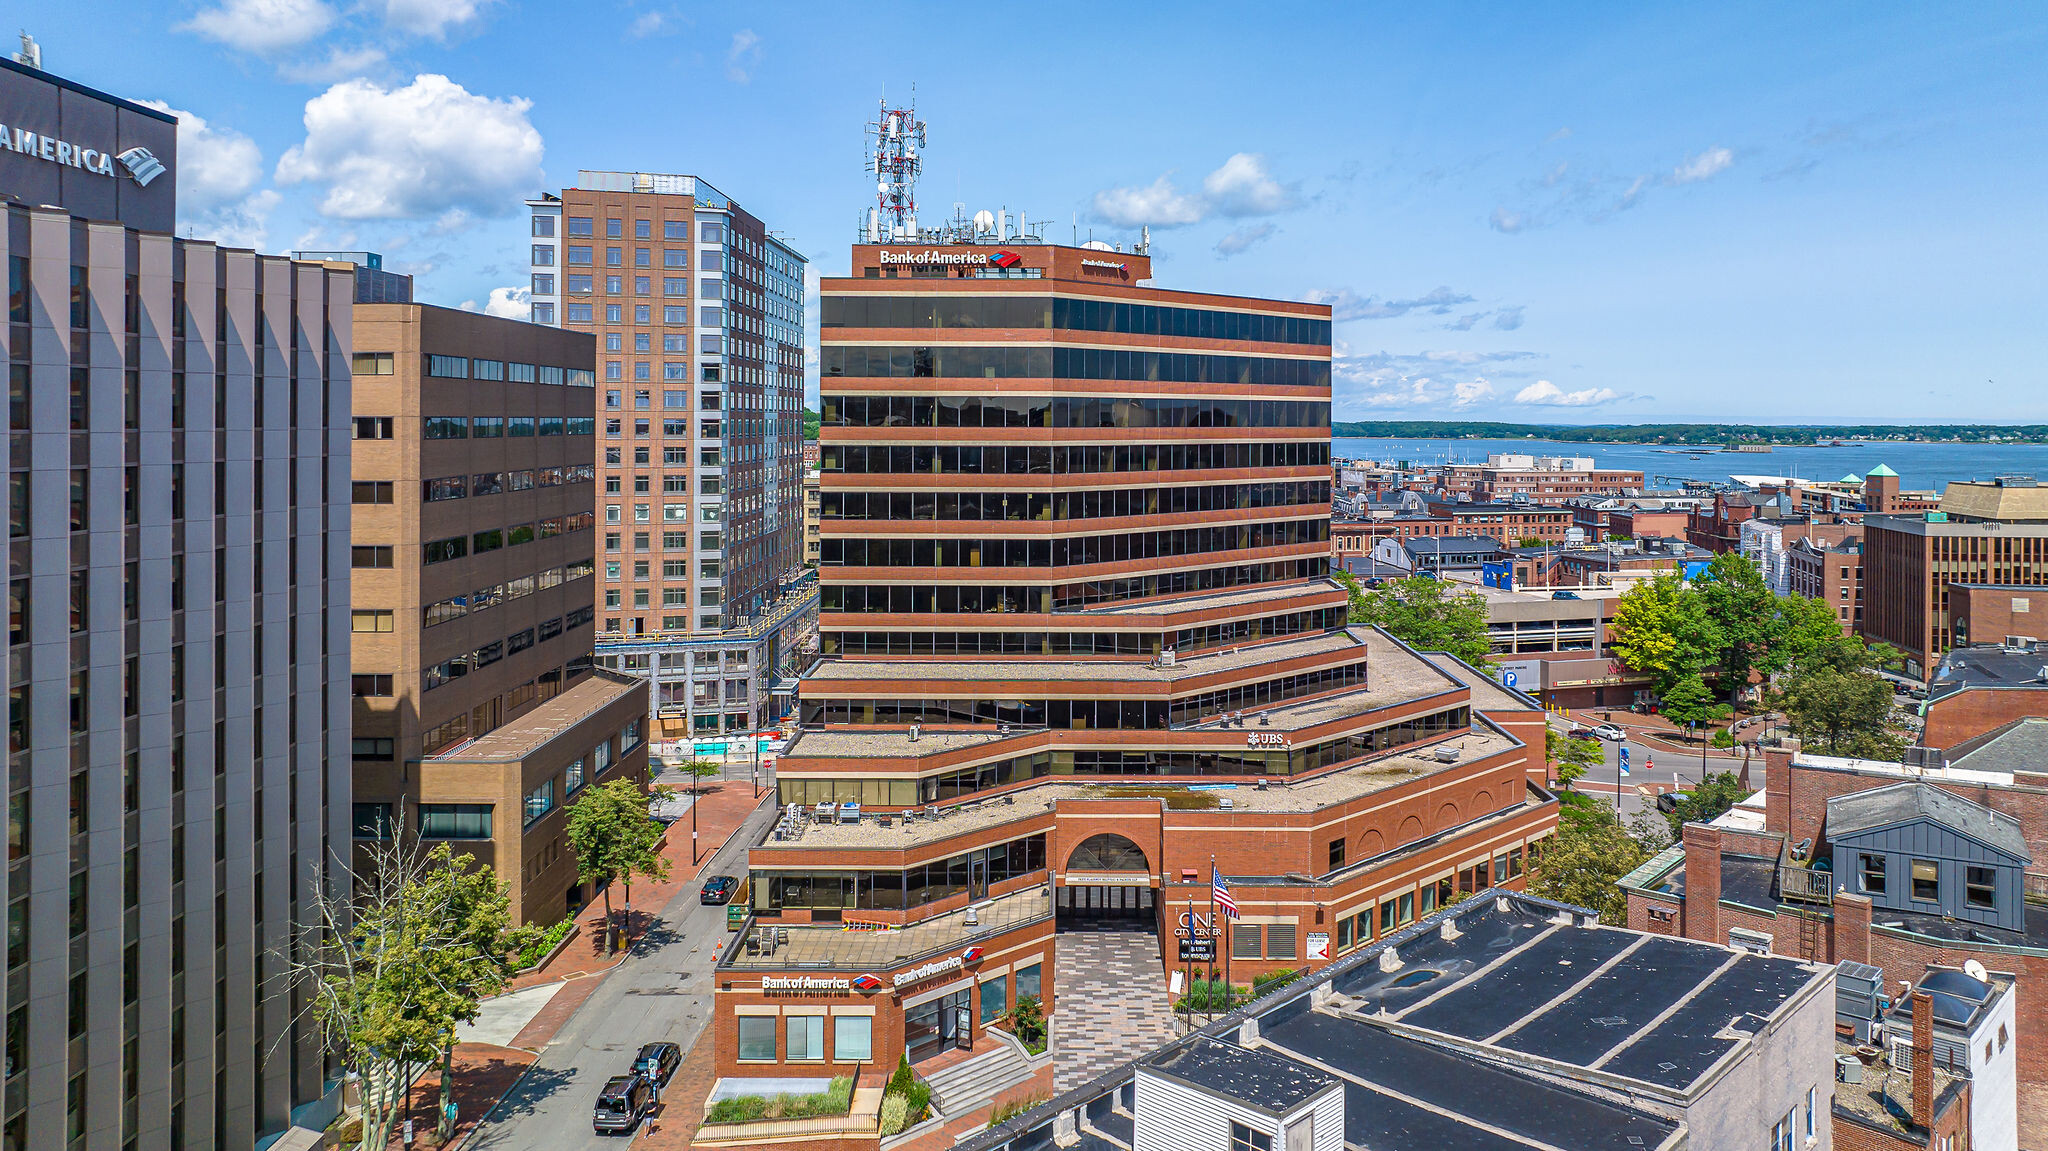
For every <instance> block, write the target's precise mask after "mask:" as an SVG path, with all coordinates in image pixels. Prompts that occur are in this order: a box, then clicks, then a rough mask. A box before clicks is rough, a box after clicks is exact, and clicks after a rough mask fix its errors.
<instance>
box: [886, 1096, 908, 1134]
mask: <svg viewBox="0 0 2048 1151" xmlns="http://www.w3.org/2000/svg"><path fill="white" fill-rule="evenodd" d="M908 1126H910V1100H908V1099H906V1098H904V1097H903V1096H901V1095H884V1096H882V1134H884V1135H894V1134H896V1133H898V1132H900V1131H902V1130H903V1129H904V1128H905V1127H908Z"/></svg>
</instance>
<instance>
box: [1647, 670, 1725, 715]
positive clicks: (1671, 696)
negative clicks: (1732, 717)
mask: <svg viewBox="0 0 2048 1151" xmlns="http://www.w3.org/2000/svg"><path fill="white" fill-rule="evenodd" d="M1657 710H1658V713H1659V714H1660V715H1662V716H1663V717H1664V718H1666V719H1668V720H1670V721H1671V722H1673V723H1678V724H1684V725H1685V726H1687V727H1692V726H1694V725H1695V724H1700V725H1704V724H1707V723H1711V722H1713V721H1714V720H1717V719H1726V718H1728V713H1729V708H1728V705H1727V704H1719V703H1715V702H1714V693H1713V692H1711V691H1708V690H1707V685H1706V681H1704V680H1702V679H1701V678H1700V677H1699V673H1698V672H1693V673H1690V674H1687V675H1686V676H1684V677H1683V678H1681V679H1679V680H1678V681H1677V682H1676V683H1674V684H1672V685H1671V686H1670V687H1669V688H1667V689H1665V691H1664V695H1663V698H1662V700H1661V702H1660V703H1659V704H1658V708H1657Z"/></svg>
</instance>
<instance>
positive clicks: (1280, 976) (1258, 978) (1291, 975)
mask: <svg viewBox="0 0 2048 1151" xmlns="http://www.w3.org/2000/svg"><path fill="white" fill-rule="evenodd" d="M1302 970H1307V969H1306V968H1303V969H1302ZM1300 978H1301V971H1297V970H1295V969H1294V968H1291V967H1283V968H1281V969H1280V970H1278V971H1268V972H1266V973H1265V974H1264V975H1254V976H1252V998H1254V999H1256V998H1258V997H1259V996H1261V995H1264V994H1265V993H1266V992H1268V991H1277V990H1279V989H1280V988H1282V987H1285V986H1287V985H1288V984H1290V983H1292V982H1294V981H1295V980H1297V979H1300Z"/></svg>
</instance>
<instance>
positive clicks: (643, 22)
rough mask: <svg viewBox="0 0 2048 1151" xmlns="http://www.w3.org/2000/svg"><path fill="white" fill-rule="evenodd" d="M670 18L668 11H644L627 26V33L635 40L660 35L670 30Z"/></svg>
mask: <svg viewBox="0 0 2048 1151" xmlns="http://www.w3.org/2000/svg"><path fill="white" fill-rule="evenodd" d="M668 19H669V18H668V13H666V12H642V13H641V14H640V15H639V16H638V17H637V18H636V19H635V20H634V21H633V22H632V23H631V24H628V25H627V26H626V35H628V36H631V37H633V38H634V39H635V40H641V39H645V38H647V37H649V36H659V35H661V34H662V33H663V32H665V31H667V30H668Z"/></svg>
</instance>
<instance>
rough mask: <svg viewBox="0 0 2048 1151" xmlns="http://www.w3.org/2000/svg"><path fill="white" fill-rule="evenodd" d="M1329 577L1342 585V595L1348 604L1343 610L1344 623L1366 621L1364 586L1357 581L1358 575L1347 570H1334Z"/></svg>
mask: <svg viewBox="0 0 2048 1151" xmlns="http://www.w3.org/2000/svg"><path fill="white" fill-rule="evenodd" d="M1330 578H1332V579H1334V580H1336V581H1337V582H1338V583H1340V584H1343V585H1344V596H1345V599H1346V601H1347V603H1348V605H1349V606H1348V607H1347V608H1346V610H1345V614H1344V621H1345V622H1346V623H1364V622H1366V620H1365V587H1364V586H1363V585H1362V584H1360V583H1359V582H1358V577H1357V576H1355V575H1352V574H1351V573H1350V572H1347V571H1334V572H1331V573H1330Z"/></svg>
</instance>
